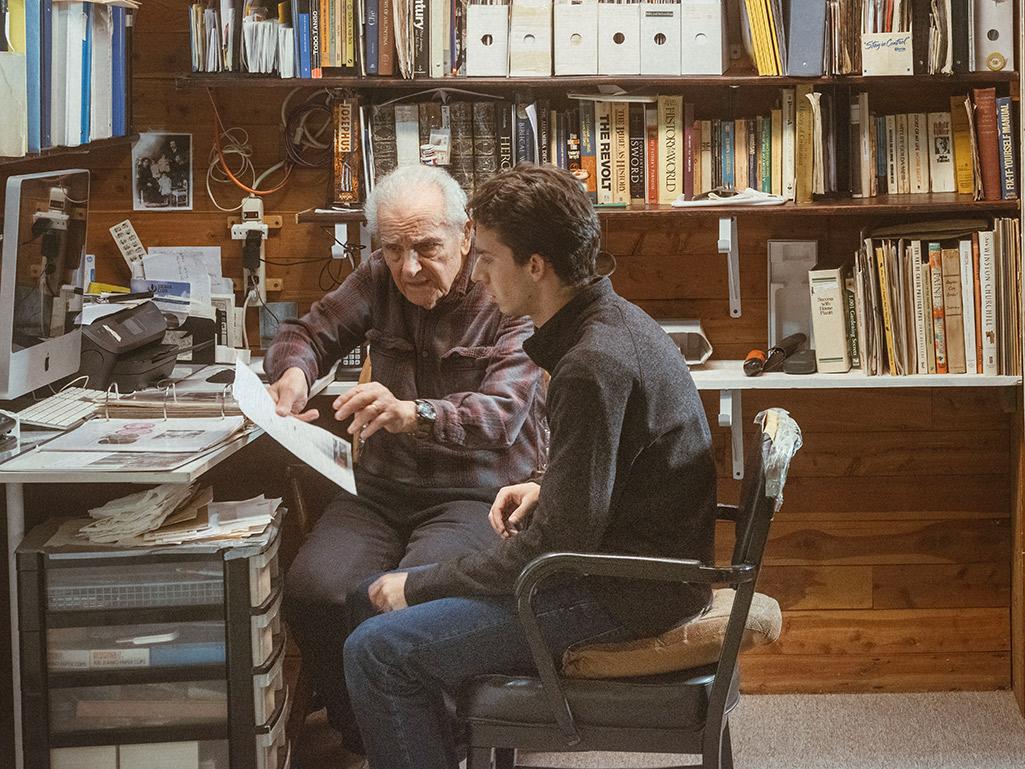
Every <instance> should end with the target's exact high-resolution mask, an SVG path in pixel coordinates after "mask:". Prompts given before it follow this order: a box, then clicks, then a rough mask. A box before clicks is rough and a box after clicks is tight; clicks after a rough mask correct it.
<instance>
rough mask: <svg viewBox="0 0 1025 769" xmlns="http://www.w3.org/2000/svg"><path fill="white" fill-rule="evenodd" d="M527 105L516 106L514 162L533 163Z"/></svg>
mask: <svg viewBox="0 0 1025 769" xmlns="http://www.w3.org/2000/svg"><path fill="white" fill-rule="evenodd" d="M527 106H528V105H527V104H524V103H522V102H519V103H517V105H516V162H517V163H533V162H534V161H535V159H536V158H535V156H534V129H533V127H532V126H531V124H530V118H529V116H528V115H527Z"/></svg>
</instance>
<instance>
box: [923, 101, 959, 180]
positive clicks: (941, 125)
mask: <svg viewBox="0 0 1025 769" xmlns="http://www.w3.org/2000/svg"><path fill="white" fill-rule="evenodd" d="M926 121H927V123H928V129H929V189H930V190H931V191H932V192H955V191H956V189H957V187H956V182H955V179H954V144H953V137H952V136H951V126H950V113H949V112H930V113H928V115H927V117H926Z"/></svg>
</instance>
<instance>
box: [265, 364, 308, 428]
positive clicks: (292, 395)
mask: <svg viewBox="0 0 1025 769" xmlns="http://www.w3.org/2000/svg"><path fill="white" fill-rule="evenodd" d="M267 392H268V393H270V397H271V400H273V401H274V403H275V404H276V408H275V411H276V412H277V414H278V416H281V417H287V416H290V415H291V416H293V417H295V418H296V419H299V420H302V421H303V422H312V421H313V420H314V419H316V418H317V417H319V416H320V412H319V411H317V410H316V409H309V410H308V411H303V409H305V408H306V401H307V400H308V399H309V397H310V388H309V387H308V386H307V385H306V374H304V373H303V370H302V369H301V368H298V367H297V366H293V367H292V368H290V369H286V370H285V373H284V374H282V375H281V376H280V377H279V378H278V381H277V382H275V383H274V384H272V385H270V386H269V387H268V388H267Z"/></svg>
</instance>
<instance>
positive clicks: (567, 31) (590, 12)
mask: <svg viewBox="0 0 1025 769" xmlns="http://www.w3.org/2000/svg"><path fill="white" fill-rule="evenodd" d="M553 12H554V17H553V24H554V27H555V32H554V39H555V44H554V46H553V48H554V49H555V74H556V75H597V74H598V0H555V6H554V7H553Z"/></svg>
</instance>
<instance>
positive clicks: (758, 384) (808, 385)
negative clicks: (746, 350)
mask: <svg viewBox="0 0 1025 769" xmlns="http://www.w3.org/2000/svg"><path fill="white" fill-rule="evenodd" d="M691 375H692V376H693V377H694V383H695V384H696V385H697V387H698V389H699V390H847V389H869V388H878V389H889V388H908V387H1017V386H1020V385H1021V381H1022V380H1021V377H1019V376H985V375H983V374H912V375H910V376H889V375H885V376H865V375H864V374H862V373H861V372H860V371H848V372H847V373H846V374H818V373H816V374H784V373H782V372H774V373H771V374H760V375H758V376H754V377H749V376H745V375H744V362H743V361H739V360H712V361H709V362H708V363H706V364H705V365H703V366H693V367H691Z"/></svg>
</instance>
